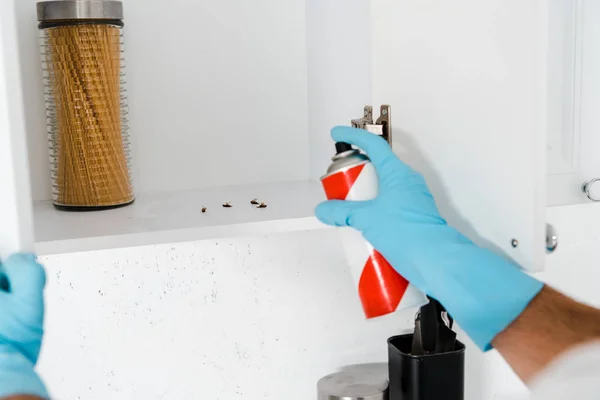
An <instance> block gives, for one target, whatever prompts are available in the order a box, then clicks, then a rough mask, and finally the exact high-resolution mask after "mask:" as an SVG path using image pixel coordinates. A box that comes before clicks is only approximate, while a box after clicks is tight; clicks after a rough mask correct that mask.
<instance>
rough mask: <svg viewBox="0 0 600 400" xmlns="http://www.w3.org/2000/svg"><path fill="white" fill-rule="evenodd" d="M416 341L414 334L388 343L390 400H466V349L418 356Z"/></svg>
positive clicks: (461, 347) (395, 338)
mask: <svg viewBox="0 0 600 400" xmlns="http://www.w3.org/2000/svg"><path fill="white" fill-rule="evenodd" d="M412 341H413V335H412V334H410V335H399V336H392V337H391V338H389V339H388V360H389V365H388V368H389V381H390V383H389V400H464V393H465V345H464V344H462V343H461V342H459V341H458V340H457V341H456V344H455V346H454V350H453V351H451V352H448V353H439V354H427V355H421V356H414V355H411V354H410V352H411V348H412Z"/></svg>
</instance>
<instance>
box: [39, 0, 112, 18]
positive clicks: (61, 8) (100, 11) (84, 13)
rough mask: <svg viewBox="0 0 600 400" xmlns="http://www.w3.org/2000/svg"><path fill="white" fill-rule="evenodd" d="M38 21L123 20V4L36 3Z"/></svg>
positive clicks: (97, 0)
mask: <svg viewBox="0 0 600 400" xmlns="http://www.w3.org/2000/svg"><path fill="white" fill-rule="evenodd" d="M37 18H38V21H59V20H72V19H118V20H122V19H123V3H122V2H120V1H115V0H54V1H40V2H38V3H37Z"/></svg>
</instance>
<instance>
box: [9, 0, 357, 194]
mask: <svg viewBox="0 0 600 400" xmlns="http://www.w3.org/2000/svg"><path fill="white" fill-rule="evenodd" d="M9 1H15V0H9ZM15 4H16V6H17V9H18V16H19V19H18V24H19V44H20V46H21V48H22V51H21V62H22V65H23V67H22V72H23V78H24V79H23V88H24V96H25V99H26V101H27V102H28V103H29V102H31V104H32V106H31V107H30V108H28V109H27V110H26V124H27V127H28V136H29V139H30V142H31V160H30V161H31V169H32V171H33V188H34V190H33V195H34V199H35V200H44V199H50V198H51V197H50V193H51V192H50V182H49V177H50V174H49V172H48V165H47V164H48V150H47V149H48V144H47V138H46V134H45V131H46V130H45V126H44V121H45V112H44V110H43V107H41V106H40V105H41V104H42V102H43V91H42V87H41V83H40V81H41V71H40V60H39V45H38V42H37V28H36V26H37V22H36V17H35V1H34V0H22V1H15ZM124 12H125V47H126V59H127V79H128V93H129V107H130V124H131V141H132V152H133V169H134V171H133V172H134V174H133V175H134V185H135V189H136V191H137V192H138V193H158V192H165V191H170V190H175V191H177V190H186V189H196V188H204V187H212V186H219V185H238V184H245V183H263V182H278V181H287V180H301V179H307V178H308V176H309V165H308V164H309V155H308V146H309V143H308V109H307V108H308V104H307V84H306V79H307V76H306V20H305V1H304V0H289V1H285V2H282V1H279V0H258V1H252V2H244V1H233V2H231V1H225V2H223V1H217V2H206V1H186V0H176V1H171V2H168V3H165V2H164V1H163V0H125V1H124ZM358 111H360V110H358Z"/></svg>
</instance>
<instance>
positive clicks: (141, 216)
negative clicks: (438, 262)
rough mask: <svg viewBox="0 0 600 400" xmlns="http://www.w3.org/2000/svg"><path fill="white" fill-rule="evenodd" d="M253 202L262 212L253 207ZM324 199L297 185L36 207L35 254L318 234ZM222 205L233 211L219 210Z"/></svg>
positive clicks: (315, 185) (318, 191) (305, 184)
mask: <svg viewBox="0 0 600 400" xmlns="http://www.w3.org/2000/svg"><path fill="white" fill-rule="evenodd" d="M255 197H258V198H259V200H261V201H264V202H265V203H266V204H267V208H264V209H257V208H256V207H255V206H252V205H251V204H250V200H252V199H253V198H255ZM324 197H325V196H324V194H323V190H322V188H321V185H320V183H319V182H315V181H299V182H284V183H274V184H273V183H272V184H258V185H246V186H228V187H215V188H208V189H198V190H192V191H181V192H169V193H164V194H154V195H139V196H138V197H137V199H136V202H135V203H134V204H132V205H131V206H128V207H123V208H119V209H114V210H104V211H96V212H65V211H58V210H56V209H55V208H54V207H53V206H52V203H51V202H48V201H41V202H35V203H34V221H35V236H36V246H35V250H36V252H37V253H38V254H40V255H43V254H56V253H72V252H80V251H91V250H102V249H111V248H118V247H132V246H143V245H152V244H160V243H175V242H183V241H192V240H201V239H215V238H223V237H239V236H251V235H266V234H272V233H281V232H291V231H300V230H309V229H317V228H323V227H325V225H323V224H321V223H320V222H319V221H317V219H316V218H315V217H314V207H315V206H316V205H317V204H318V203H319V202H320V201H322V200H324ZM226 201H231V204H232V205H233V207H231V208H224V207H222V204H223V203H224V202H226ZM202 206H205V207H207V211H206V213H202V212H201V209H202Z"/></svg>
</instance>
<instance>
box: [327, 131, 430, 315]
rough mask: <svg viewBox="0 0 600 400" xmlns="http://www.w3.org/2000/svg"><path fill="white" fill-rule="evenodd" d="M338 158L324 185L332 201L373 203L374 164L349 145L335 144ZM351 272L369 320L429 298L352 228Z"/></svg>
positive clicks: (346, 231)
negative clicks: (368, 201) (364, 201)
mask: <svg viewBox="0 0 600 400" xmlns="http://www.w3.org/2000/svg"><path fill="white" fill-rule="evenodd" d="M335 148H336V152H337V154H336V155H335V156H333V158H332V161H333V162H332V164H331V165H330V166H329V168H328V169H327V173H326V174H325V176H323V177H322V178H321V183H322V184H323V188H324V189H325V194H326V196H327V199H328V200H359V201H361V200H372V199H374V198H375V197H377V193H378V191H379V181H378V179H377V173H376V172H375V168H374V167H373V164H371V160H369V158H368V157H367V156H366V155H364V154H361V153H360V152H359V151H358V150H354V149H352V146H351V145H349V144H348V143H342V142H338V143H336V144H335ZM340 231H341V234H342V243H343V246H344V250H345V252H346V258H347V260H348V263H349V266H350V271H351V273H352V276H353V278H354V280H355V282H356V284H357V287H358V295H359V297H360V301H361V303H362V307H363V311H364V312H365V315H366V317H367V318H375V317H379V316H382V315H386V314H390V313H393V312H394V311H396V310H400V309H404V308H409V307H420V306H422V305H424V304H427V297H426V296H425V294H423V293H422V292H421V291H420V290H418V289H417V288H415V287H414V286H413V285H411V284H410V283H409V282H408V281H407V280H406V279H404V278H403V277H402V276H401V275H400V274H399V273H398V272H396V270H395V269H394V268H393V267H392V266H391V265H390V264H389V263H388V262H387V261H386V259H385V258H383V256H382V255H381V254H380V253H379V252H378V251H377V250H375V249H374V248H373V246H371V244H370V243H369V242H367V241H366V240H365V239H364V238H363V236H362V234H361V233H360V232H358V231H356V230H354V229H352V228H349V227H344V228H341V229H340Z"/></svg>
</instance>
